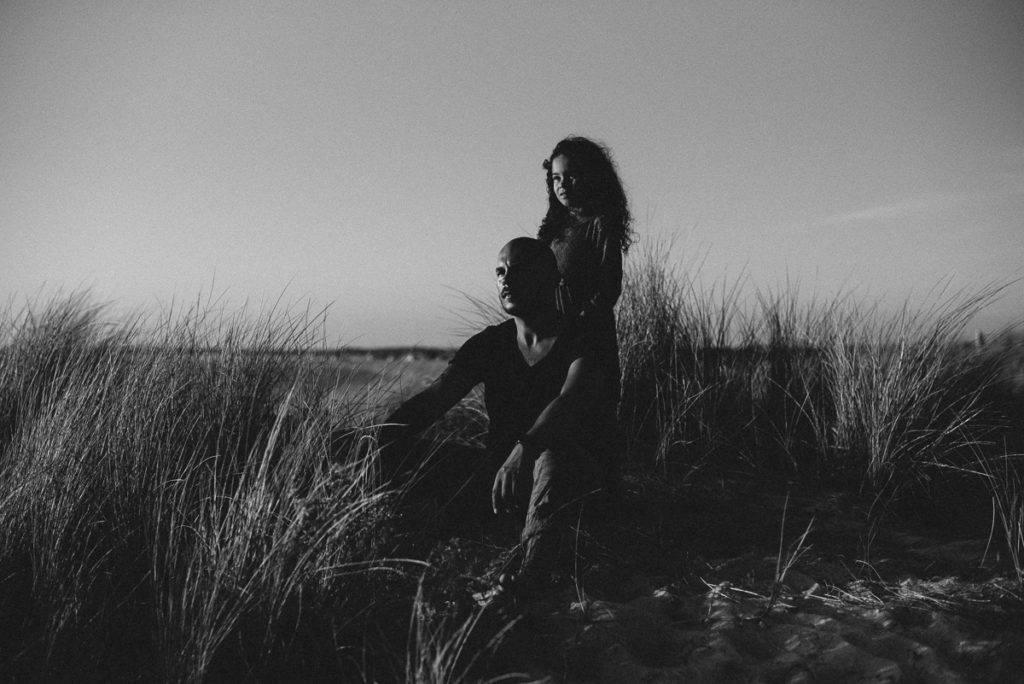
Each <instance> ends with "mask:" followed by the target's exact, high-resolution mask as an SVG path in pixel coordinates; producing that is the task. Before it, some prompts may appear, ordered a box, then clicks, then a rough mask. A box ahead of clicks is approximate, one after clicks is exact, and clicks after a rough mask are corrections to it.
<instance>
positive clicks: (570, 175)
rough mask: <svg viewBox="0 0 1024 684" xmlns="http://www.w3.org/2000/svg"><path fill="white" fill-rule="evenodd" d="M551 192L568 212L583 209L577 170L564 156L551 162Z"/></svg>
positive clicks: (581, 183) (580, 184)
mask: <svg viewBox="0 0 1024 684" xmlns="http://www.w3.org/2000/svg"><path fill="white" fill-rule="evenodd" d="M551 191H552V192H553V193H555V197H556V198H558V201H559V202H560V203H561V204H562V206H564V207H565V208H566V209H568V210H569V211H579V210H580V209H582V208H583V182H582V178H580V172H579V169H578V168H576V167H574V166H573V163H572V160H571V159H569V157H567V156H565V155H564V154H560V155H558V156H557V157H555V158H554V159H552V160H551Z"/></svg>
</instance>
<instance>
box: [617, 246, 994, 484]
mask: <svg viewBox="0 0 1024 684" xmlns="http://www.w3.org/2000/svg"><path fill="white" fill-rule="evenodd" d="M673 263H674V260H673V259H672V257H671V254H670V250H669V249H667V248H665V247H664V246H657V245H656V246H654V247H652V248H648V249H647V250H645V251H643V252H641V253H640V254H637V255H635V256H633V259H632V263H631V266H630V268H629V269H628V270H627V273H626V279H625V285H624V288H623V296H622V298H621V300H620V303H619V309H618V326H619V343H620V356H621V360H622V374H623V377H622V381H623V382H622V386H623V400H622V406H621V411H620V413H621V416H622V418H623V421H624V423H625V425H626V428H627V432H628V433H629V434H630V436H631V449H630V453H631V457H632V458H633V460H634V461H635V462H636V463H638V464H639V465H641V466H642V467H645V468H650V467H654V468H660V469H669V470H673V471H675V472H680V471H681V472H692V471H693V470H694V469H698V468H701V467H703V466H704V465H707V464H714V465H715V466H716V467H718V468H731V467H736V468H750V467H754V468H770V469H773V470H776V471H779V472H782V473H788V474H789V475H791V476H800V477H804V478H806V479H808V480H811V479H813V480H816V481H821V480H826V481H828V480H832V481H835V482H850V481H851V479H852V480H853V481H855V482H859V483H860V484H861V485H862V486H865V487H868V488H872V489H875V490H878V491H886V492H889V493H894V492H895V491H897V490H899V489H900V488H901V487H904V486H905V485H908V484H911V483H914V482H918V481H921V480H926V479H927V478H928V476H929V472H930V471H929V469H928V467H927V466H928V464H931V463H935V462H942V461H944V460H946V459H949V458H953V457H954V456H955V454H957V453H962V452H964V451H965V449H966V448H967V447H968V446H970V445H971V444H974V443H976V442H978V441H980V440H983V439H984V438H985V435H986V434H987V432H988V431H989V430H990V428H991V421H990V420H989V418H990V415H989V414H988V413H986V393H987V392H988V391H989V390H990V388H991V386H992V382H993V374H992V366H991V363H990V360H989V359H987V358H986V357H985V356H984V355H979V354H975V353H969V352H965V347H964V344H963V342H962V339H963V337H964V332H965V329H966V326H967V325H968V324H969V322H970V321H971V319H972V317H973V316H974V315H975V314H977V313H978V312H979V311H981V310H982V309H983V308H984V307H985V306H987V305H988V304H989V303H990V302H991V301H993V300H994V299H995V298H996V297H997V296H998V295H999V293H1000V291H1001V288H1000V287H998V286H993V287H988V288H984V289H982V290H981V291H980V292H977V293H973V294H972V293H964V292H959V293H952V294H948V295H946V296H943V295H942V293H941V292H940V293H938V295H937V296H936V297H933V299H932V301H933V303H932V304H931V305H929V306H926V307H925V308H923V309H919V310H912V309H911V308H910V307H904V308H903V309H902V310H900V311H897V312H894V313H885V312H882V311H881V310H880V309H879V308H878V307H877V306H865V305H863V304H860V303H858V302H855V301H853V300H852V298H850V297H849V296H842V295H840V296H836V297H834V298H832V299H831V300H820V299H814V298H812V299H810V300H804V298H802V297H801V294H800V291H799V288H798V287H797V286H796V285H794V284H787V285H785V286H783V287H782V288H779V289H777V290H769V291H760V292H756V291H755V292H754V294H753V295H752V296H751V295H750V288H749V286H748V285H749V284H748V283H747V282H746V281H745V280H744V279H743V278H742V277H741V278H737V279H735V280H733V281H731V282H730V281H721V280H720V281H717V282H712V283H710V284H707V283H705V281H704V280H703V279H702V274H701V273H700V272H699V270H698V271H696V272H693V273H688V272H684V271H681V270H678V269H677V268H675V267H674V266H673Z"/></svg>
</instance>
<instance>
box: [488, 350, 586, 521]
mask: <svg viewBox="0 0 1024 684" xmlns="http://www.w3.org/2000/svg"><path fill="white" fill-rule="evenodd" d="M600 385H601V372H600V371H599V370H598V369H597V368H596V367H594V362H593V361H592V360H588V359H585V358H582V357H581V358H578V359H576V360H575V361H573V362H572V364H570V365H569V372H568V373H566V376H565V382H564V383H562V389H561V391H560V392H559V394H558V396H557V397H555V398H554V399H552V400H551V401H550V402H549V403H548V405H547V406H545V407H544V410H543V411H541V412H540V415H539V416H537V419H536V420H535V421H534V422H533V425H532V426H531V427H530V429H529V430H527V431H526V433H525V434H524V435H522V437H521V438H520V439H521V441H520V442H518V443H517V444H516V445H515V447H514V448H513V449H512V452H511V453H510V454H509V455H508V458H507V459H505V463H504V465H502V466H501V468H500V469H499V470H498V474H497V475H496V476H495V478H494V486H493V487H492V488H491V505H492V508H493V510H494V512H495V513H498V512H499V511H507V510H509V509H510V508H511V506H512V505H513V504H514V502H515V501H516V500H517V496H516V489H517V487H518V484H519V481H520V473H521V472H522V469H523V468H524V467H530V466H531V465H532V464H533V462H534V461H535V460H536V459H537V457H538V456H540V453H541V451H543V450H544V448H545V447H546V446H548V445H550V444H552V443H555V442H558V441H561V440H562V439H563V438H569V437H571V436H572V435H571V433H572V431H573V429H574V428H579V426H580V424H581V421H580V416H582V415H583V413H584V411H586V410H587V409H588V408H590V406H591V404H593V402H594V398H595V397H596V396H597V391H598V388H599V387H600ZM524 443H525V446H524Z"/></svg>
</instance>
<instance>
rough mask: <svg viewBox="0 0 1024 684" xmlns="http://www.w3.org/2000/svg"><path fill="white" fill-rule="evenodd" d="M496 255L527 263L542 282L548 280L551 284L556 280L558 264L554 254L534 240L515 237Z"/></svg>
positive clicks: (541, 243)
mask: <svg viewBox="0 0 1024 684" xmlns="http://www.w3.org/2000/svg"><path fill="white" fill-rule="evenodd" d="M498 255H499V257H500V256H502V255H504V256H507V257H509V258H513V257H514V258H515V259H521V260H524V261H526V262H529V263H530V264H531V265H532V266H533V268H534V269H536V271H537V273H538V275H539V276H540V277H541V278H542V279H543V280H544V281H547V279H548V278H551V280H552V282H553V281H556V280H558V262H557V261H555V254H554V252H552V251H551V248H550V247H548V246H547V245H545V244H544V243H543V242H541V241H540V240H537V239H536V238H531V237H517V238H514V239H512V240H509V241H508V242H506V243H505V246H504V247H502V248H501V251H500V252H499V253H498Z"/></svg>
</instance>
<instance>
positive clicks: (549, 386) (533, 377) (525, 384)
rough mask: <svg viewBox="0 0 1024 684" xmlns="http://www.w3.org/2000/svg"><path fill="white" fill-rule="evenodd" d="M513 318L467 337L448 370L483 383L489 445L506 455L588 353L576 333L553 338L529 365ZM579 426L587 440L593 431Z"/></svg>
mask: <svg viewBox="0 0 1024 684" xmlns="http://www.w3.org/2000/svg"><path fill="white" fill-rule="evenodd" d="M516 335H517V331H516V322H515V321H514V320H512V319H509V320H507V321H505V322H504V323H501V324H499V325H492V326H489V327H487V328H485V329H484V330H483V331H482V332H480V333H477V334H476V335H474V336H473V337H471V338H469V339H468V340H467V341H466V343H465V344H463V345H462V347H461V348H460V349H459V351H458V352H456V354H455V357H454V358H453V359H452V360H451V363H450V365H449V371H456V372H458V373H460V374H462V375H464V376H465V377H467V378H469V379H470V380H472V381H473V383H474V384H477V383H480V382H482V383H483V384H484V404H485V405H486V407H487V418H488V420H489V423H490V425H489V428H488V431H487V448H488V449H489V450H490V451H491V452H492V453H494V454H496V455H500V456H501V457H504V456H505V455H507V454H508V452H509V451H511V450H512V446H513V445H514V444H515V441H516V440H517V439H519V438H520V437H522V436H523V434H524V433H525V432H526V431H527V430H529V429H530V428H531V427H532V426H533V423H534V421H536V420H537V416H539V415H540V413H541V411H543V410H544V408H545V407H547V405H548V404H549V403H551V401H552V400H553V399H554V398H555V397H557V396H558V395H559V393H560V392H561V390H562V385H564V384H565V378H566V376H567V375H568V372H569V366H570V365H571V364H572V363H573V362H574V361H576V360H577V359H579V358H583V357H585V356H586V357H589V352H587V351H586V350H585V347H584V345H583V344H582V343H581V338H580V336H579V334H563V335H560V336H559V337H558V339H557V340H555V343H554V345H553V346H552V347H551V349H550V350H549V351H548V354H547V356H545V357H544V358H543V359H541V360H540V361H538V362H537V363H536V364H535V365H533V366H530V365H529V364H527V363H526V360H525V359H524V358H523V354H522V352H520V351H519V345H518V344H517V342H516ZM581 427H582V428H583V429H582V430H581V432H582V433H583V434H582V435H580V439H581V440H583V441H585V440H586V439H588V438H589V436H590V435H592V434H594V430H592V429H588V426H581Z"/></svg>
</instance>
